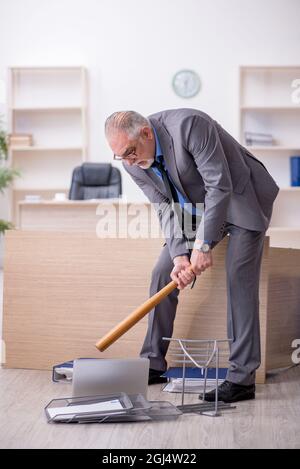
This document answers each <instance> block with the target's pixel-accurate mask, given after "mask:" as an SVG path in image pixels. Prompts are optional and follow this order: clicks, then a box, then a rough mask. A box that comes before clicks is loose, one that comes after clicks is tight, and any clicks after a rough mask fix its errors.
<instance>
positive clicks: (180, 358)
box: [163, 337, 235, 417]
mask: <svg viewBox="0 0 300 469" xmlns="http://www.w3.org/2000/svg"><path fill="white" fill-rule="evenodd" d="M163 340H167V341H169V342H170V344H171V347H170V352H169V355H170V356H171V357H172V362H173V363H174V364H175V363H176V364H181V365H182V391H181V406H178V408H179V409H180V410H181V411H182V412H183V413H185V412H194V413H195V412H196V413H199V414H203V415H209V416H212V417H217V416H219V415H221V413H220V410H226V409H233V408H235V407H234V406H232V405H230V404H226V403H224V402H221V401H219V399H218V397H219V396H218V385H219V367H220V360H227V358H228V346H229V343H230V342H231V339H175V338H169V337H163ZM192 365H194V366H195V367H196V368H199V369H201V374H202V375H203V393H202V401H203V402H202V403H199V404H186V405H185V404H184V400H185V388H186V368H187V367H189V366H192ZM209 368H215V383H214V384H215V390H216V391H215V401H214V402H204V395H205V393H206V389H207V379H208V378H207V375H208V369H209Z"/></svg>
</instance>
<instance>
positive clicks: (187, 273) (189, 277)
mask: <svg viewBox="0 0 300 469" xmlns="http://www.w3.org/2000/svg"><path fill="white" fill-rule="evenodd" d="M173 262H174V268H173V270H172V272H171V279H172V280H174V281H175V282H176V283H177V285H178V286H177V288H178V289H179V290H183V289H184V288H185V287H186V286H187V285H188V284H189V283H191V282H192V281H193V279H194V277H195V275H194V274H193V271H192V266H191V264H190V261H189V258H188V256H177V257H175V258H174V260H173Z"/></svg>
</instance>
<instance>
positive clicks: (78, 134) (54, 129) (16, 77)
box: [8, 66, 88, 222]
mask: <svg viewBox="0 0 300 469" xmlns="http://www.w3.org/2000/svg"><path fill="white" fill-rule="evenodd" d="M9 85H10V86H9V95H8V115H9V131H10V133H11V134H28V135H32V136H33V145H32V146H28V145H26V146H25V145H24V146H21V145H20V146H12V147H10V149H9V158H10V164H11V166H13V167H15V168H18V169H19V170H20V173H21V177H20V178H17V179H16V181H15V183H14V185H13V187H12V188H11V191H10V198H11V219H12V221H13V222H16V221H17V220H18V208H17V207H18V202H19V201H20V200H22V199H23V198H24V197H25V196H26V195H28V194H36V193H41V195H43V196H44V197H48V198H52V197H53V196H54V194H55V193H56V192H65V193H68V188H69V186H70V183H71V177H72V172H73V169H74V167H75V166H78V165H81V164H82V163H83V162H84V161H86V160H87V151H88V149H87V73H86V69H85V68H84V67H81V66H71V67H64V66H63V67H50V66H46V67H40V66H38V67H34V66H31V67H11V68H10V69H9ZM57 186H60V187H61V188H60V189H57ZM62 188H63V189H62Z"/></svg>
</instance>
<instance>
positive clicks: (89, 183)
mask: <svg viewBox="0 0 300 469" xmlns="http://www.w3.org/2000/svg"><path fill="white" fill-rule="evenodd" d="M121 195H122V177H121V172H120V170H119V169H118V168H114V167H113V166H112V165H111V164H110V163H83V165H82V166H77V167H76V168H75V169H74V170H73V175H72V182H71V188H70V192H69V199H70V200H86V199H108V198H118V197H121Z"/></svg>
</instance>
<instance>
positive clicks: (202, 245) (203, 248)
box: [194, 241, 210, 253]
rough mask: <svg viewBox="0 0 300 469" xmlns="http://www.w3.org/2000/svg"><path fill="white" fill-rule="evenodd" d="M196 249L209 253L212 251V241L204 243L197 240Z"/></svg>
mask: <svg viewBox="0 0 300 469" xmlns="http://www.w3.org/2000/svg"><path fill="white" fill-rule="evenodd" d="M194 249H197V251H200V252H204V253H207V252H209V251H210V243H209V241H203V242H202V243H199V242H197V241H195V244H194Z"/></svg>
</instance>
